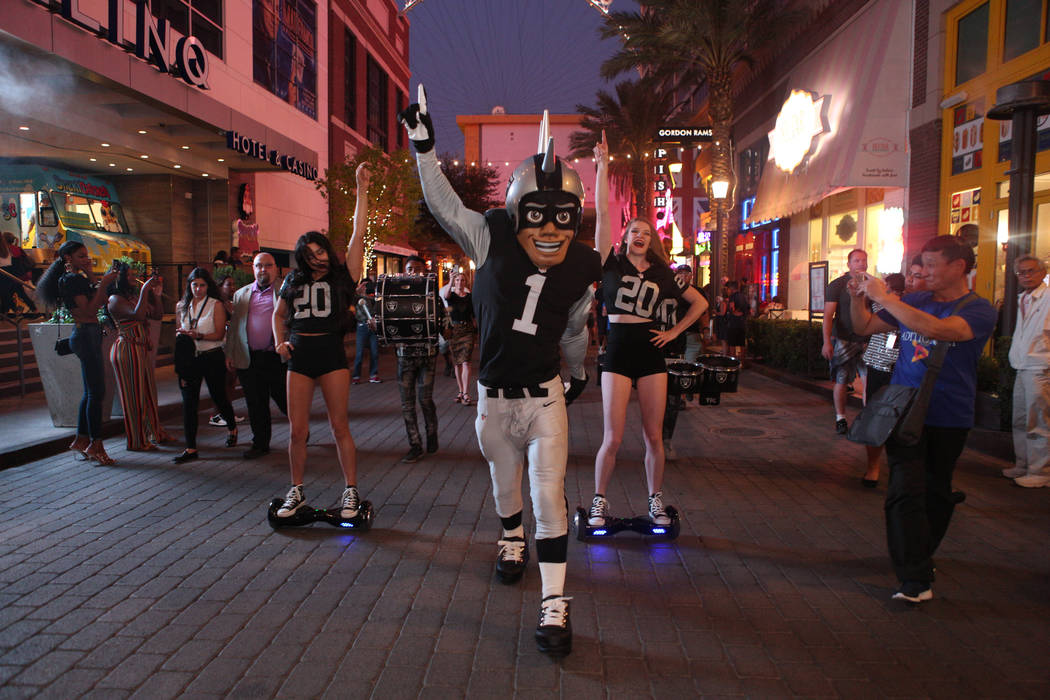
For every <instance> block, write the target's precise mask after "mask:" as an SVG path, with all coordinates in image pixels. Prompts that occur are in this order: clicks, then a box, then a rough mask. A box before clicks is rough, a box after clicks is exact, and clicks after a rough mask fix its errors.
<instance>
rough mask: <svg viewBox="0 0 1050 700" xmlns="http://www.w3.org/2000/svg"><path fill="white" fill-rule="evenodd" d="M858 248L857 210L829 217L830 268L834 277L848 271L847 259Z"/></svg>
mask: <svg viewBox="0 0 1050 700" xmlns="http://www.w3.org/2000/svg"><path fill="white" fill-rule="evenodd" d="M856 247H857V210H856V209H854V210H852V211H847V212H843V213H841V214H832V215H831V216H829V217H828V258H827V259H828V266H829V268H830V270H831V274H833V275H836V276H837V275H841V274H842V273H843V272H845V271H846V268H847V265H846V258H847V257H849V252H850V251H851V250H853V249H854V248H856Z"/></svg>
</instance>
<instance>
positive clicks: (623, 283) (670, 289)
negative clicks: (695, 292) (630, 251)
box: [602, 253, 683, 319]
mask: <svg viewBox="0 0 1050 700" xmlns="http://www.w3.org/2000/svg"><path fill="white" fill-rule="evenodd" d="M682 291H683V290H682V289H681V288H680V287H679V286H678V282H676V281H675V278H674V273H673V272H671V268H670V267H668V266H666V265H660V264H657V263H653V264H651V265H649V267H648V268H647V269H646V270H645V272H638V270H637V268H635V266H634V265H633V264H632V263H631V261H630V260H628V259H627V256H626V255H620V254H618V253H610V254H609V257H607V258H606V259H605V268H604V269H603V270H602V294H603V295H604V297H605V310H606V313H608V314H609V315H612V314H632V315H634V316H639V317H641V318H651V319H655V318H656V317H657V313H658V312H659V309H660V304H661V303H662V302H663V301H664V300H665V299H680V298H681V297H682Z"/></svg>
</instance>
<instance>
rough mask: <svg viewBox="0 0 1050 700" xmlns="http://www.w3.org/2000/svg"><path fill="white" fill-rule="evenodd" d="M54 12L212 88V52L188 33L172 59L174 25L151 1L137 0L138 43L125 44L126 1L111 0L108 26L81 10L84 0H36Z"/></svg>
mask: <svg viewBox="0 0 1050 700" xmlns="http://www.w3.org/2000/svg"><path fill="white" fill-rule="evenodd" d="M34 2H36V3H37V4H38V5H43V6H44V7H46V8H47V9H49V10H51V11H52V12H55V11H56V10H57V12H58V13H59V14H61V15H62V17H63V18H64V19H66V20H68V21H70V22H72V23H73V24H76V25H77V26H79V27H82V28H84V29H86V30H88V31H89V32H91V33H92V34H95V35H96V36H99V37H101V38H103V39H105V40H106V41H108V42H109V43H111V44H113V45H114V46H119V47H120V48H122V49H124V50H125V51H128V52H132V53H134V54H135V55H136V56H138V57H139V58H141V59H142V60H143V61H146V62H147V63H150V64H152V65H153V66H154V67H155V68H156V69H157V70H159V71H160V72H162V73H171V74H172V75H176V76H178V77H180V78H182V79H183V80H185V81H186V82H187V83H188V84H190V85H193V86H194V87H198V88H200V89H202V90H207V89H208V53H207V51H205V49H204V45H203V44H202V43H201V42H200V40H198V39H197V37H195V36H184V37H182V38H181V39H179V41H178V42H177V43H176V44H175V61H174V62H172V60H171V54H170V52H169V51H168V47H169V46H171V27H169V26H168V20H166V19H161V20H158V19H157V18H156V17H154V16H153V12H152V11H151V9H150V0H135V43H134V44H133V45H128V44H126V43H124V0H107V6H108V8H107V9H108V12H107V13H106V17H107V20H108V21H107V22H106V24H105V26H103V25H102V23H100V22H99V21H98V20H96V19H94V18H93V17H90V16H88V15H86V14H84V13H83V12H81V11H80V0H62V1H61V4H60V5H59V7H57V8H56V7H55V5H56V4H57V3H56V2H54V0H34Z"/></svg>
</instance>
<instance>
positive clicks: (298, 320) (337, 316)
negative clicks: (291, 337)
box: [279, 265, 357, 333]
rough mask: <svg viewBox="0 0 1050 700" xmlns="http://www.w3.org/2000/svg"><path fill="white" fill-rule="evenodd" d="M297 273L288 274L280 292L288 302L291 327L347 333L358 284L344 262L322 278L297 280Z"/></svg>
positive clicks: (300, 331) (308, 331) (311, 330)
mask: <svg viewBox="0 0 1050 700" xmlns="http://www.w3.org/2000/svg"><path fill="white" fill-rule="evenodd" d="M295 277H296V273H295V272H291V273H289V274H288V276H287V277H285V278H284V284H282V285H281V291H280V293H279V296H280V297H281V298H282V299H284V301H285V303H287V304H288V328H289V329H291V330H292V331H297V332H299V333H346V332H347V330H348V329H349V328H350V318H351V317H350V306H351V304H352V303H353V300H354V298H355V291H354V290H355V289H356V288H357V284H356V283H355V282H354V280H353V279H352V278H351V277H350V273H349V272H347V270H346V268H345V267H344V266H342V265H337V266H336V267H334V268H332V270H331V271H329V273H328V274H327V275H325V276H324V277H322V278H321V279H319V280H309V278H308V281H307V282H305V283H303V284H296V283H295Z"/></svg>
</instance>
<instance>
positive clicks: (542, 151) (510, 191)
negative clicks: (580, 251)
mask: <svg viewBox="0 0 1050 700" xmlns="http://www.w3.org/2000/svg"><path fill="white" fill-rule="evenodd" d="M536 151H537V153H536V155H534V156H530V157H528V158H526V159H525V160H523V161H522V162H521V164H520V165H518V167H516V168H514V173H513V174H512V175H511V176H510V182H509V183H507V205H506V206H507V214H508V215H509V216H510V220H511V224H512V225H513V226H514V228H515V229H517V228H518V227H519V225H520V222H519V218H520V217H519V214H520V206H521V202H522V199H523V198H524V197H525V196H527V195H529V194H533V193H537V192H564V193H566V194H569V195H571V196H572V197H574V198H575V199H576V201H577V212H576V221H577V222H578V221H579V220H580V214H582V210H583V200H584V189H583V181H582V180H581V179H580V176H579V174H578V173H577V172H576V171H575V170H574V169H573V168H572V167H571V166H569V164H568V163H566V162H565V161H564V160H562V159H561V158H558V157H557V156H556V155H554V139H553V138H552V137H551V136H550V124H549V117H548V114H547V110H543V120H542V121H541V122H540V138H539V143H538V144H537V146H536ZM577 228H578V225H577Z"/></svg>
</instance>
